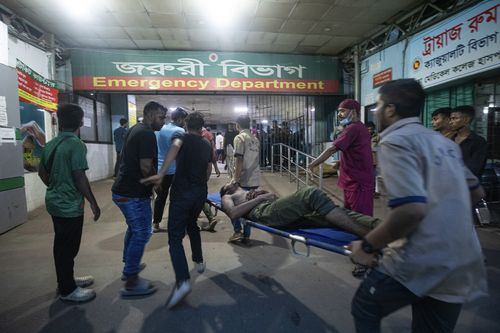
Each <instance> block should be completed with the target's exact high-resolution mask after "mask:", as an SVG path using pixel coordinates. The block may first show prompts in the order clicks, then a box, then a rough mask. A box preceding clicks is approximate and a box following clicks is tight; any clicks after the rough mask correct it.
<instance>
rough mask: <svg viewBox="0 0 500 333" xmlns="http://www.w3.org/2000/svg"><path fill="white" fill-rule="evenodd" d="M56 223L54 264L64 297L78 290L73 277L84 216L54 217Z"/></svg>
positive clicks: (59, 286)
mask: <svg viewBox="0 0 500 333" xmlns="http://www.w3.org/2000/svg"><path fill="white" fill-rule="evenodd" d="M52 222H53V223H54V233H55V237H54V263H55V265H56V275H57V285H58V288H59V293H60V294H61V295H63V296H66V295H68V294H71V293H72V292H73V290H75V289H76V284H75V279H74V276H73V266H74V265H75V261H74V260H75V257H76V255H77V254H78V250H80V241H81V239H82V228H83V215H82V216H79V217H70V218H65V217H57V216H52Z"/></svg>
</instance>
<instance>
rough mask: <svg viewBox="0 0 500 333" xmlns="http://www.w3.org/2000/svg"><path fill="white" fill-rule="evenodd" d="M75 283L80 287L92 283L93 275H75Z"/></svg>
mask: <svg viewBox="0 0 500 333" xmlns="http://www.w3.org/2000/svg"><path fill="white" fill-rule="evenodd" d="M75 283H76V285H77V286H78V287H80V288H85V287H88V286H90V285H92V284H93V283H94V277H93V276H92V275H86V276H79V277H75Z"/></svg>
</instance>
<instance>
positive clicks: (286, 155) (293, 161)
mask: <svg viewBox="0 0 500 333" xmlns="http://www.w3.org/2000/svg"><path fill="white" fill-rule="evenodd" d="M276 159H279V165H278V163H275V162H278V161H276ZM314 159H315V157H314V156H312V155H309V154H306V153H304V152H302V151H300V150H298V149H296V148H293V147H290V146H288V145H286V144H284V143H275V144H273V145H272V146H271V165H272V169H271V170H272V172H275V171H276V170H275V167H276V166H279V172H280V175H283V173H288V175H289V177H290V182H293V181H295V182H296V183H297V189H299V187H300V184H303V185H306V186H308V185H312V184H314V185H317V186H318V188H319V189H323V163H321V164H320V165H319V173H318V174H315V173H312V172H310V171H309V170H308V167H309V164H310V163H311V162H312V161H313V160H314Z"/></svg>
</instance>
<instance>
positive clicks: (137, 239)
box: [113, 193, 152, 276]
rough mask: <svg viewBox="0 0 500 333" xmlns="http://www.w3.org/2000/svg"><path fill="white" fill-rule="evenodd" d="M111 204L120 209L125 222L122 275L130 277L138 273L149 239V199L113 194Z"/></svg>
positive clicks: (150, 213) (150, 215) (150, 214)
mask: <svg viewBox="0 0 500 333" xmlns="http://www.w3.org/2000/svg"><path fill="white" fill-rule="evenodd" d="M113 202H114V203H115V204H116V205H117V206H118V208H120V210H121V211H122V213H123V215H124V216H125V221H126V222H127V226H128V228H127V232H126V233H125V239H124V245H123V262H124V263H125V267H124V268H123V274H124V275H125V276H132V275H135V274H138V273H139V271H140V269H139V265H140V264H141V259H142V255H143V254H144V248H145V247H146V244H147V242H148V241H149V239H150V238H151V217H152V212H151V199H150V198H128V197H123V196H121V195H118V194H114V193H113Z"/></svg>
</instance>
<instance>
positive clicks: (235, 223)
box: [231, 186, 258, 238]
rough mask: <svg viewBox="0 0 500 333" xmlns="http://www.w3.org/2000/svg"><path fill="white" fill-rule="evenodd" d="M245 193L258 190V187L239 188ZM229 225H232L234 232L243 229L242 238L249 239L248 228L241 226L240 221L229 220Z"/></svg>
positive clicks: (247, 226)
mask: <svg viewBox="0 0 500 333" xmlns="http://www.w3.org/2000/svg"><path fill="white" fill-rule="evenodd" d="M241 188H242V189H244V190H245V191H250V190H255V189H256V188H258V186H252V187H243V186H242V187H241ZM231 223H232V224H233V229H234V232H241V229H242V228H243V237H247V238H248V237H250V230H251V228H250V226H249V225H246V224H245V225H244V226H243V227H242V226H241V219H239V218H237V219H234V220H231Z"/></svg>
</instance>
